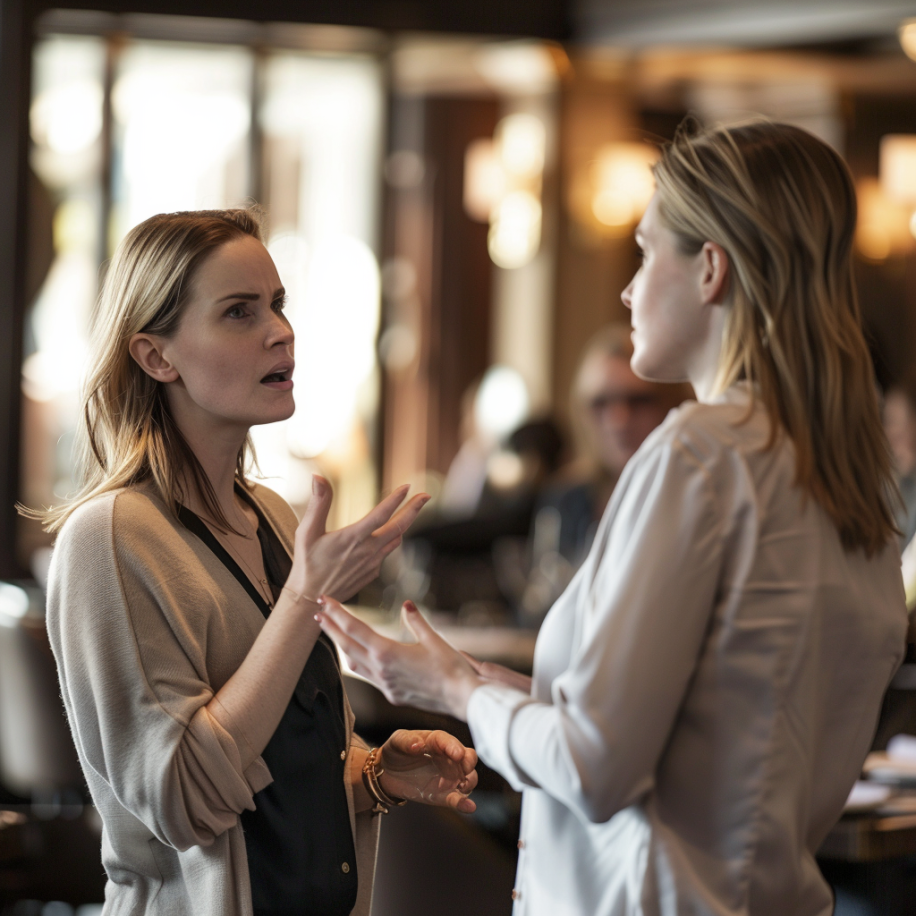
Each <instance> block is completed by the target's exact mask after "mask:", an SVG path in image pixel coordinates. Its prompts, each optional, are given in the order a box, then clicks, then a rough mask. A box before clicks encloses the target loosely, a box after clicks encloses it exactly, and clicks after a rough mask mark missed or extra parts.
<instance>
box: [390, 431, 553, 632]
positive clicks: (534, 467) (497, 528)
mask: <svg viewBox="0 0 916 916" xmlns="http://www.w3.org/2000/svg"><path fill="white" fill-rule="evenodd" d="M466 441H467V440H466ZM562 449H563V441H562V438H561V436H560V433H559V431H558V430H557V427H556V424H555V423H554V422H553V421H552V420H551V419H549V418H541V419H534V420H529V421H526V422H524V423H522V425H521V426H519V427H518V428H517V429H515V430H514V431H513V432H512V433H511V434H510V435H509V436H507V437H506V438H505V440H504V441H503V442H502V443H501V444H497V445H496V446H495V447H494V448H492V450H491V451H490V453H489V454H488V455H487V457H486V460H485V462H484V464H483V474H482V480H481V481H480V483H479V486H478V488H477V489H478V490H479V495H478V496H477V498H476V500H475V501H474V504H473V508H472V509H471V510H470V511H468V506H467V504H465V506H464V511H463V512H462V511H459V505H458V504H457V503H456V502H446V503H445V505H444V506H440V507H438V508H439V511H438V512H436V513H429V514H428V515H427V516H426V517H425V518H424V519H423V520H422V522H421V524H419V525H418V526H415V527H414V528H413V529H412V530H411V532H410V534H408V535H407V536H406V537H405V544H404V550H403V551H402V564H403V565H405V566H406V568H402V569H400V570H398V573H397V576H398V578H399V579H400V580H401V582H402V583H403V582H407V581H410V582H412V583H415V585H414V586H413V589H411V588H409V587H408V588H401V589H399V590H398V592H399V593H398V595H397V596H396V599H397V600H398V601H400V600H403V599H404V597H405V596H406V597H409V598H410V599H411V600H414V601H418V602H421V603H423V604H425V605H426V606H427V607H430V608H436V609H439V610H447V611H455V612H457V613H458V614H459V617H460V618H461V620H462V621H463V622H468V623H504V622H508V619H509V615H510V610H511V608H510V605H511V604H512V603H513V602H512V600H511V599H512V595H511V590H510V591H509V592H508V593H507V590H506V588H505V587H504V584H503V583H502V582H500V581H499V580H500V576H499V571H498V570H497V569H496V568H495V564H496V563H497V558H495V557H494V551H496V552H497V553H498V549H499V548H498V545H500V544H501V543H502V542H504V541H507V540H509V541H514V542H517V543H520V544H525V543H527V539H528V533H529V531H530V529H531V522H532V516H533V512H534V509H535V507H536V505H537V501H538V498H539V494H540V493H541V491H542V488H543V486H544V483H545V481H546V480H547V479H548V478H549V477H550V476H551V475H552V474H554V473H555V472H556V470H557V468H558V466H559V460H560V455H561V452H562ZM470 452H471V450H470V448H468V449H467V450H466V451H465V456H467V455H468V454H470ZM461 454H462V453H461V452H459V458H460V457H461ZM457 460H458V459H456V461H457ZM462 470H467V468H464V469H462ZM457 489H458V488H456V490H457ZM454 492H456V491H453V493H454ZM462 492H464V493H465V495H466V494H467V493H469V492H470V488H462Z"/></svg>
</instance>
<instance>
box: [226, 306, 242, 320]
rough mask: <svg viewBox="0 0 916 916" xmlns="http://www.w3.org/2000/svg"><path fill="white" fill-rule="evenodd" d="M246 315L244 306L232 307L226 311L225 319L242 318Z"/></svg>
mask: <svg viewBox="0 0 916 916" xmlns="http://www.w3.org/2000/svg"><path fill="white" fill-rule="evenodd" d="M246 314H247V312H246V311H245V306H244V305H233V306H232V307H230V308H228V309H226V317H227V318H244V317H245V315H246Z"/></svg>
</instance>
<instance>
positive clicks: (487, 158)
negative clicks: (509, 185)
mask: <svg viewBox="0 0 916 916" xmlns="http://www.w3.org/2000/svg"><path fill="white" fill-rule="evenodd" d="M505 194H506V173H505V170H504V169H503V165H502V163H501V162H500V158H499V154H498V153H497V151H496V144H495V143H494V142H493V141H492V140H491V139H490V138H489V137H481V138H479V139H477V140H472V141H471V143H470V144H469V145H468V148H467V150H466V151H465V154H464V210H465V213H467V215H468V216H469V217H470V218H471V219H473V220H476V221H477V222H479V223H487V222H489V221H490V214H491V213H492V212H493V209H494V208H495V207H496V205H497V204H498V203H499V202H500V200H502V198H503V197H504V196H505Z"/></svg>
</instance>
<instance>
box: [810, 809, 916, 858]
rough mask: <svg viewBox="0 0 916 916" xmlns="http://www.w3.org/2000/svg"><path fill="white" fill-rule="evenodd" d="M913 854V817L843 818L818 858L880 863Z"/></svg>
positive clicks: (915, 818)
mask: <svg viewBox="0 0 916 916" xmlns="http://www.w3.org/2000/svg"><path fill="white" fill-rule="evenodd" d="M914 854H916V814H897V815H887V816H879V815H867V814H856V815H849V814H847V815H844V816H843V817H841V818H840V820H839V822H838V823H837V824H836V826H835V827H834V828H833V829H832V830H831V831H830V833H828V834H827V838H826V839H825V840H824V842H823V843H822V844H821V848H820V849H819V850H818V852H817V855H818V858H820V859H835V860H839V861H843V862H879V861H883V860H885V859H894V858H898V857H900V856H911V855H914Z"/></svg>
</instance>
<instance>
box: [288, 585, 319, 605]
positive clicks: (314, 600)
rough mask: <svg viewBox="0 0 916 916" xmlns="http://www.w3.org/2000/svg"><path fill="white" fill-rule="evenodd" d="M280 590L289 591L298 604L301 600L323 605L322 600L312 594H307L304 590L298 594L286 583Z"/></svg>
mask: <svg viewBox="0 0 916 916" xmlns="http://www.w3.org/2000/svg"><path fill="white" fill-rule="evenodd" d="M280 591H281V592H289V593H290V594H291V595H292V596H293V598H294V599H295V600H296V603H297V604H298V603H299V602H300V601H310V602H311V603H312V604H317V605H318V606H319V607H321V602H320V601H319V600H318V599H317V598H312V597H311V595H306V593H305V592H303V593H302V594H301V595H297V594H296V593H295V592H294V591H293V590H292V589H291V588H287V587H286V586H285V585H284V586H283V588H281V589H280Z"/></svg>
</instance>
